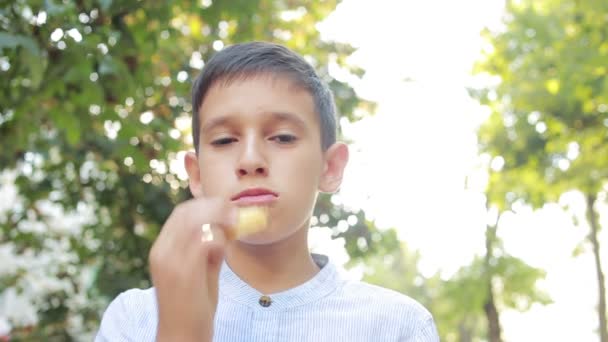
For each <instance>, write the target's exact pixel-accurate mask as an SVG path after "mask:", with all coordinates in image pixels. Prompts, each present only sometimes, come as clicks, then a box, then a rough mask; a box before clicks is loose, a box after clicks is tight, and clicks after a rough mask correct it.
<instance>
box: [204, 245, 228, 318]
mask: <svg viewBox="0 0 608 342" xmlns="http://www.w3.org/2000/svg"><path fill="white" fill-rule="evenodd" d="M207 247H208V252H207V289H208V291H209V293H208V295H209V300H210V302H211V304H212V305H213V308H214V309H215V308H216V307H217V302H218V290H219V276H220V270H221V267H222V263H223V262H224V255H225V244H224V243H223V242H222V241H210V242H209V245H208V246H207Z"/></svg>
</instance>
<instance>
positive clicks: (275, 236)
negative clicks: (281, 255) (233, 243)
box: [238, 229, 298, 246]
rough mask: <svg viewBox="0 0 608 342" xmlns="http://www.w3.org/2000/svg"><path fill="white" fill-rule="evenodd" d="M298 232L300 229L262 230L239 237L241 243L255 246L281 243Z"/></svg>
mask: <svg viewBox="0 0 608 342" xmlns="http://www.w3.org/2000/svg"><path fill="white" fill-rule="evenodd" d="M297 233H298V229H296V230H293V231H287V232H285V231H278V232H277V231H272V230H268V231H262V232H259V233H255V234H251V235H248V236H243V237H241V238H239V239H238V241H239V242H240V243H243V244H246V245H253V246H264V245H272V244H276V243H279V242H281V241H284V240H287V239H289V238H290V237H293V236H294V235H296V234H297Z"/></svg>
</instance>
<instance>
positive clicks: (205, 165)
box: [199, 158, 234, 195]
mask: <svg viewBox="0 0 608 342" xmlns="http://www.w3.org/2000/svg"><path fill="white" fill-rule="evenodd" d="M199 168H200V177H201V185H202V187H203V193H204V194H205V195H221V192H222V189H221V186H222V184H225V183H226V180H227V179H228V177H231V176H232V175H233V174H234V172H233V169H232V168H231V167H230V165H229V163H226V161H220V160H214V158H201V160H200V163H199ZM220 179H221V180H222V181H221V182H220V181H218V180H220Z"/></svg>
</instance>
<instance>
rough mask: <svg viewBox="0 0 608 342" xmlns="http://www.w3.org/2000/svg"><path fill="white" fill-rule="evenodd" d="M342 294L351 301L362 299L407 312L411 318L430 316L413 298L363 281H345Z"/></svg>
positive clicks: (373, 304) (374, 304)
mask: <svg viewBox="0 0 608 342" xmlns="http://www.w3.org/2000/svg"><path fill="white" fill-rule="evenodd" d="M342 296H344V297H345V298H348V299H351V300H353V301H362V302H364V303H366V305H370V306H372V307H380V308H383V309H390V310H395V311H399V312H401V313H407V314H408V316H411V317H412V318H414V317H415V318H419V319H422V320H425V319H427V318H430V317H431V313H430V312H429V311H428V310H427V309H426V308H425V307H424V306H422V304H420V303H419V302H418V301H416V300H415V299H413V298H411V297H409V296H407V295H405V294H403V293H400V292H397V291H394V290H391V289H387V288H384V287H381V286H377V285H374V284H370V283H366V282H363V281H354V280H347V281H345V282H344V285H343V287H342Z"/></svg>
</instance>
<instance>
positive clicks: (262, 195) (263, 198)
mask: <svg viewBox="0 0 608 342" xmlns="http://www.w3.org/2000/svg"><path fill="white" fill-rule="evenodd" d="M278 197H279V195H278V194H277V193H276V192H274V191H271V190H268V189H264V188H251V189H247V190H245V191H241V192H239V193H238V194H236V195H235V196H233V197H232V198H231V199H230V200H231V201H232V202H234V203H236V204H237V205H242V206H246V205H268V204H270V203H272V202H274V201H276V199H277V198H278Z"/></svg>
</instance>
